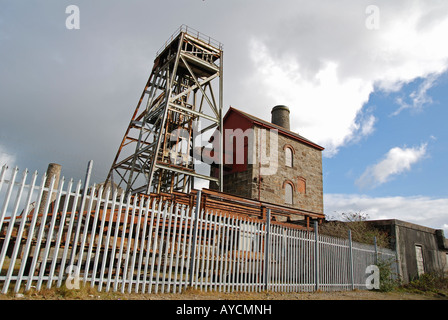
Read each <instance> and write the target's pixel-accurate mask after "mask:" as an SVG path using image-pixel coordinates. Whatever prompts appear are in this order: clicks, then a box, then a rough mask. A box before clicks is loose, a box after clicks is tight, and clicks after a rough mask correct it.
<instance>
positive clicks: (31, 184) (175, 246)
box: [0, 166, 395, 293]
mask: <svg viewBox="0 0 448 320" xmlns="http://www.w3.org/2000/svg"><path fill="white" fill-rule="evenodd" d="M89 177H90V173H89V172H88V174H87V175H86V181H85V186H84V188H83V189H81V185H82V183H81V181H80V182H78V183H77V184H75V183H74V182H73V180H70V181H68V183H66V182H65V180H64V178H62V179H60V181H57V179H55V178H54V177H53V178H51V179H48V181H46V180H47V179H46V175H43V177H42V178H41V179H40V180H41V181H40V183H38V179H37V172H35V173H34V174H32V175H29V174H28V171H27V170H25V171H24V172H23V174H22V175H20V174H19V170H18V169H17V168H15V169H13V170H10V169H8V168H7V167H6V166H3V167H2V168H1V169H0V210H1V211H0V267H1V273H0V286H2V287H1V292H2V293H7V292H8V290H13V291H14V292H19V291H27V290H30V289H31V288H35V289H36V290H40V289H42V288H44V287H46V288H52V287H55V286H56V287H60V286H62V285H65V286H67V287H68V288H78V287H79V286H82V285H90V286H92V287H94V286H95V287H97V289H98V290H100V291H101V290H105V291H109V290H112V291H121V292H129V293H130V292H144V293H151V292H152V293H157V292H159V293H163V292H181V291H182V290H184V289H186V288H187V287H190V286H192V287H194V288H198V289H201V290H205V291H207V290H219V291H227V292H229V291H261V290H271V291H314V290H317V289H319V290H351V289H355V288H357V289H365V288H366V277H367V276H368V273H366V268H367V267H368V266H369V265H373V264H375V263H376V261H377V259H378V258H381V259H383V258H387V259H389V258H392V259H394V258H395V252H393V251H391V250H388V249H383V248H377V247H376V246H371V245H363V244H359V243H355V242H352V241H351V239H350V237H348V239H339V238H334V237H328V236H323V235H319V234H318V232H317V228H314V231H307V230H299V229H297V228H294V227H287V226H283V225H282V226H280V225H275V224H271V223H270V222H269V219H266V221H261V220H255V219H251V218H249V217H247V218H245V217H242V216H238V215H232V214H218V213H214V212H213V211H212V210H209V211H204V210H198V208H200V207H201V206H200V201H201V197H200V196H197V197H196V200H195V201H196V203H192V204H190V205H185V204H184V205H174V204H173V203H169V202H163V201H160V200H157V199H155V198H154V199H152V198H150V197H148V196H145V195H136V196H128V197H125V196H124V194H123V193H119V192H118V190H110V189H109V188H108V189H106V190H103V187H102V186H96V185H93V186H91V187H89V186H88V182H89V180H90V178H89ZM27 179H29V180H30V181H27ZM200 194H201V192H198V195H200ZM268 216H269V211H268ZM315 226H317V225H315Z"/></svg>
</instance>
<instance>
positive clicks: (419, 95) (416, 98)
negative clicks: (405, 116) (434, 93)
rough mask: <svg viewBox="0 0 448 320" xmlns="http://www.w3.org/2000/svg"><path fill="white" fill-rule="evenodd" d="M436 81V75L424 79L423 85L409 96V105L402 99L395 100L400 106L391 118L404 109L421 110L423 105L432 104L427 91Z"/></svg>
mask: <svg viewBox="0 0 448 320" xmlns="http://www.w3.org/2000/svg"><path fill="white" fill-rule="evenodd" d="M436 79H437V75H430V76H428V78H426V79H425V80H424V81H423V83H422V84H421V85H420V86H419V87H418V88H417V90H415V91H412V92H411V93H410V94H409V98H410V99H411V103H407V102H406V101H405V99H403V98H402V97H400V98H398V99H397V104H398V105H400V108H398V109H397V110H396V111H395V112H394V113H392V115H393V116H396V115H398V114H399V113H400V112H401V111H403V110H405V109H413V110H417V111H418V110H421V109H422V108H423V106H424V105H426V104H431V103H432V102H433V100H432V98H431V97H430V96H428V90H429V89H431V88H432V87H433V85H434V83H435V81H436Z"/></svg>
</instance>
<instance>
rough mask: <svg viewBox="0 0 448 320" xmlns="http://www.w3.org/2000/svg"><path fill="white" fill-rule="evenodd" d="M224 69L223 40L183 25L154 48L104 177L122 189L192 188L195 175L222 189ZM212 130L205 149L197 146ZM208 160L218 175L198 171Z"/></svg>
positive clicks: (137, 190)
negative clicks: (145, 77) (210, 141)
mask: <svg viewBox="0 0 448 320" xmlns="http://www.w3.org/2000/svg"><path fill="white" fill-rule="evenodd" d="M222 75H223V50H222V44H221V43H219V42H217V41H216V40H214V39H212V38H210V37H207V36H205V35H203V34H201V33H199V32H197V31H195V30H194V29H191V28H189V27H187V26H184V25H182V26H181V27H180V28H179V29H178V30H177V31H176V32H175V33H174V34H173V35H172V36H171V38H170V39H169V40H168V41H167V42H166V43H165V45H164V46H163V47H162V48H161V49H160V50H159V52H158V53H157V54H156V58H155V60H154V65H153V68H152V71H151V74H150V76H149V79H148V82H147V83H146V85H145V88H144V90H143V93H142V95H141V97H140V100H139V102H138V104H137V107H136V109H135V112H134V113H133V115H132V118H131V121H130V123H129V126H128V128H127V130H126V133H125V135H124V137H123V140H122V141H121V145H120V147H119V149H118V152H117V155H116V156H115V159H114V161H113V164H112V166H111V169H110V171H109V174H108V176H107V179H106V183H108V182H112V185H114V183H115V184H117V185H118V186H119V187H121V188H123V189H125V190H126V194H134V193H145V194H149V193H160V192H169V193H171V192H175V191H179V192H190V191H191V190H192V189H193V188H194V179H195V178H199V179H205V180H208V181H212V182H214V183H217V184H218V186H219V187H220V189H221V191H222V181H223V167H222V163H223V161H222V155H223V152H222V151H223V150H222V136H221V135H220V134H218V135H216V134H215V133H216V132H222V117H223V115H222V99H223V96H222V86H223V76H222ZM144 103H146V106H145V107H143V106H142V105H143V104H144ZM211 133H213V138H214V139H215V140H214V141H213V148H211V149H212V151H211V152H207V151H204V147H201V146H202V145H203V144H204V137H210V136H211ZM198 141H199V143H200V145H199V146H198ZM205 150H208V149H205ZM207 155H208V156H207ZM210 156H211V157H210ZM211 159H212V160H211ZM210 161H214V163H216V164H218V166H217V167H218V168H219V169H218V170H219V173H218V175H217V177H216V178H215V177H212V176H211V175H210V174H206V173H205V174H204V173H203V174H200V173H198V172H197V167H198V164H201V163H205V164H207V165H209V164H210Z"/></svg>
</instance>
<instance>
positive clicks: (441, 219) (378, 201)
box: [324, 194, 448, 236]
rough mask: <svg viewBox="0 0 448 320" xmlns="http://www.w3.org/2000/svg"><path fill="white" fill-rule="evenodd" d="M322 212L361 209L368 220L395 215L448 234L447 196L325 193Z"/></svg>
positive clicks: (390, 217) (394, 217)
mask: <svg viewBox="0 0 448 320" xmlns="http://www.w3.org/2000/svg"><path fill="white" fill-rule="evenodd" d="M324 204H325V214H326V215H329V216H337V214H340V213H343V212H346V213H348V212H363V213H365V214H367V215H368V216H369V220H382V219H398V220H403V221H407V222H411V223H415V224H419V225H423V226H426V227H430V228H435V229H444V230H445V236H447V235H448V199H445V198H439V199H437V198H430V197H423V196H414V197H377V198H376V197H369V196H365V195H358V194H326V195H324Z"/></svg>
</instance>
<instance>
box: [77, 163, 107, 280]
mask: <svg viewBox="0 0 448 320" xmlns="http://www.w3.org/2000/svg"><path fill="white" fill-rule="evenodd" d="M92 166H93V160H90V161H89V163H88V165H87V171H86V179H85V181H84V190H83V192H82V198H81V207H80V208H79V212H78V220H77V221H76V226H75V230H76V233H75V238H74V239H73V244H72V247H73V248H72V252H71V254H70V264H69V268H70V270H69V274H71V272H72V267H73V264H74V263H75V261H74V260H75V256H76V249H77V245H78V238H79V232H80V230H81V224H82V223H81V220H82V214H83V211H84V204H85V202H86V196H87V189H88V188H89V184H90V176H91V174H92ZM98 197H100V195H98ZM101 198H102V196H101ZM90 201H92V199H90ZM97 205H98V206H99V205H101V203H100V200H98V204H97ZM75 206H76V204H75ZM104 210H107V208H104ZM72 214H76V211H75V212H73V213H72ZM80 259H82V253H81V257H80ZM81 263H82V261H81ZM87 271H88V270H86V271H85V272H87ZM78 272H80V270H78ZM92 277H94V275H92Z"/></svg>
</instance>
